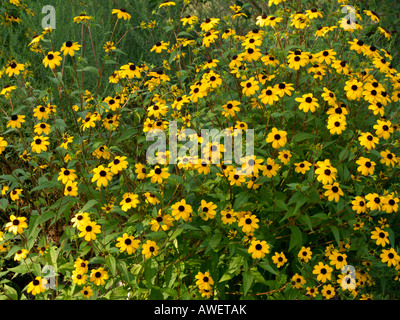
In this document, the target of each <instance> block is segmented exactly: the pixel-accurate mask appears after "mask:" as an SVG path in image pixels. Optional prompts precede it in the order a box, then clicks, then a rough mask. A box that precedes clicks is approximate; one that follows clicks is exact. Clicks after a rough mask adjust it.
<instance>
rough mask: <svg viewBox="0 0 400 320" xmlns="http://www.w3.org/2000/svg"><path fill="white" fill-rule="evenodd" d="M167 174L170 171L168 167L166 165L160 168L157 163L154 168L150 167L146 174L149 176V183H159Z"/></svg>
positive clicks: (168, 174)
mask: <svg viewBox="0 0 400 320" xmlns="http://www.w3.org/2000/svg"><path fill="white" fill-rule="evenodd" d="M137 170H138V169H137ZM169 176H170V173H169V172H168V168H167V167H164V168H162V167H160V166H158V165H157V166H155V167H154V169H152V170H151V171H150V172H149V173H148V174H147V177H150V181H151V183H158V184H161V183H162V182H163V180H165V179H168V177H169Z"/></svg>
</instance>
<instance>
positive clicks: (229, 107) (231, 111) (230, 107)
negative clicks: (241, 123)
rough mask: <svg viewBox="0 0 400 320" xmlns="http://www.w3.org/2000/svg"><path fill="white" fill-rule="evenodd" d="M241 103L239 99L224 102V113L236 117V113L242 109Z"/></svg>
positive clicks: (226, 115)
mask: <svg viewBox="0 0 400 320" xmlns="http://www.w3.org/2000/svg"><path fill="white" fill-rule="evenodd" d="M239 105H240V102H239V101H236V100H230V101H228V102H227V103H226V104H224V105H223V106H222V109H224V111H223V112H222V114H223V115H224V116H225V117H228V116H231V117H234V116H235V113H236V112H239V111H240V108H239V107H238V106H239Z"/></svg>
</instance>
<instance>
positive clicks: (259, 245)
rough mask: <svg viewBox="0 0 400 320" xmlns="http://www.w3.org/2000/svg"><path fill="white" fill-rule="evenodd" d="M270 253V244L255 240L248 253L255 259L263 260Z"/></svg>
mask: <svg viewBox="0 0 400 320" xmlns="http://www.w3.org/2000/svg"><path fill="white" fill-rule="evenodd" d="M269 251H270V246H269V244H268V243H267V242H266V241H264V240H262V241H261V240H253V241H252V242H251V244H250V247H249V249H248V252H249V253H251V257H252V258H253V259H262V258H264V257H265V255H266V254H267V253H269Z"/></svg>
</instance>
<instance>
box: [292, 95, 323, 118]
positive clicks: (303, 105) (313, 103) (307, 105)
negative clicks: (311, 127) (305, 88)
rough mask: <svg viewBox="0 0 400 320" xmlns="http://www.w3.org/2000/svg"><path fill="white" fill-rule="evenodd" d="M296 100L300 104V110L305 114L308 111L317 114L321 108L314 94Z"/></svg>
mask: <svg viewBox="0 0 400 320" xmlns="http://www.w3.org/2000/svg"><path fill="white" fill-rule="evenodd" d="M295 100H296V101H297V102H300V105H299V109H300V110H302V111H303V112H305V113H307V112H308V111H311V112H315V110H316V108H318V107H319V104H318V99H317V98H315V97H314V96H313V94H312V93H307V94H303V96H302V97H301V98H300V97H299V98H296V99H295Z"/></svg>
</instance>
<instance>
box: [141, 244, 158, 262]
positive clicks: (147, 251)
mask: <svg viewBox="0 0 400 320" xmlns="http://www.w3.org/2000/svg"><path fill="white" fill-rule="evenodd" d="M158 249H159V248H158V246H157V244H156V242H155V241H152V240H147V242H146V243H144V244H143V245H142V254H144V257H145V258H146V259H150V258H151V257H152V256H156V255H157V254H158Z"/></svg>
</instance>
